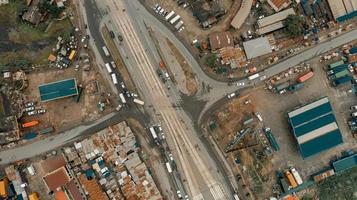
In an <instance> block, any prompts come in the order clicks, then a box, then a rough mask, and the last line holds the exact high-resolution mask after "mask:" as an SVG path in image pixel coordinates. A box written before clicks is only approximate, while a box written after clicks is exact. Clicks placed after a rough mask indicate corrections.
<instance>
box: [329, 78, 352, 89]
mask: <svg viewBox="0 0 357 200" xmlns="http://www.w3.org/2000/svg"><path fill="white" fill-rule="evenodd" d="M351 80H352V77H351V76H344V77H341V78H338V79H335V80H333V81H332V85H333V86H335V87H336V86H338V85H341V84H344V83H347V82H349V81H351Z"/></svg>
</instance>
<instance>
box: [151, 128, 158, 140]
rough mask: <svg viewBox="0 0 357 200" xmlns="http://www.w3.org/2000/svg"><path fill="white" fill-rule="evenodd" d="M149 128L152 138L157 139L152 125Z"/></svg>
mask: <svg viewBox="0 0 357 200" xmlns="http://www.w3.org/2000/svg"><path fill="white" fill-rule="evenodd" d="M149 130H150V133H151V136H152V138H153V139H154V140H156V139H157V134H156V131H155V129H154V127H150V129H149Z"/></svg>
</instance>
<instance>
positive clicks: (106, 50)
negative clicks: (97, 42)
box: [102, 46, 110, 57]
mask: <svg viewBox="0 0 357 200" xmlns="http://www.w3.org/2000/svg"><path fill="white" fill-rule="evenodd" d="M102 49H103V52H104V54H105V56H107V57H109V56H110V53H109V50H108V49H107V47H106V46H103V47H102Z"/></svg>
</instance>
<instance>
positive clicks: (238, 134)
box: [224, 128, 250, 153]
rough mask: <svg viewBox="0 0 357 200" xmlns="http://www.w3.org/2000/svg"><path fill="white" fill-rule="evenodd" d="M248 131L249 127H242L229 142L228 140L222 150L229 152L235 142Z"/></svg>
mask: <svg viewBox="0 0 357 200" xmlns="http://www.w3.org/2000/svg"><path fill="white" fill-rule="evenodd" d="M249 131H250V128H247V129H242V130H241V131H239V132H237V134H236V136H235V138H234V139H233V140H232V141H231V142H229V144H228V145H227V147H226V148H225V149H224V152H225V153H227V152H229V151H230V150H231V149H232V148H233V146H234V145H235V144H237V143H238V142H239V141H240V140H241V139H242V138H243V137H244V136H245V135H246V134H247V133H248V132H249Z"/></svg>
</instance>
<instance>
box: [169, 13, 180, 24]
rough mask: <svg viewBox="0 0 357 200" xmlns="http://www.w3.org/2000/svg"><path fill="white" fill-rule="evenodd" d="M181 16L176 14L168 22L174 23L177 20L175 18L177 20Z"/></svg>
mask: <svg viewBox="0 0 357 200" xmlns="http://www.w3.org/2000/svg"><path fill="white" fill-rule="evenodd" d="M180 18H181V16H180V15H176V16H175V17H174V18H172V19H171V20H170V24H174V23H176V22H177V20H179V19H180Z"/></svg>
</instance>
